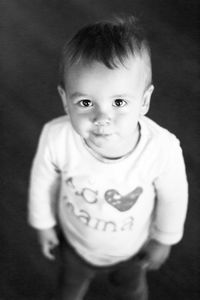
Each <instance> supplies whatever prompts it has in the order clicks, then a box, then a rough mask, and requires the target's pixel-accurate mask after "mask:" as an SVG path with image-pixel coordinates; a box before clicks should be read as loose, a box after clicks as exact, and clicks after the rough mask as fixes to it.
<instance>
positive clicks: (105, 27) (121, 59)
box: [60, 16, 152, 89]
mask: <svg viewBox="0 0 200 300" xmlns="http://www.w3.org/2000/svg"><path fill="white" fill-rule="evenodd" d="M131 56H132V57H137V56H139V57H141V59H142V60H144V63H145V65H146V74H145V75H146V78H145V80H146V86H149V85H150V84H151V81H152V70H151V51H150V46H149V43H148V41H147V39H146V37H145V33H144V29H143V28H142V26H141V25H140V23H139V21H138V20H137V19H136V18H135V17H133V16H129V17H114V18H112V19H110V20H107V21H102V22H98V23H94V24H91V25H88V26H85V27H83V28H82V29H81V30H79V31H78V32H77V34H75V35H74V37H73V38H72V39H71V40H69V41H68V42H67V43H66V44H65V45H64V47H63V52H62V57H61V62H60V86H61V87H62V88H63V89H64V88H65V79H66V74H67V73H68V72H69V69H70V67H71V66H72V65H73V64H77V63H79V62H85V63H86V64H87V63H92V62H99V63H102V64H104V65H105V66H106V67H107V68H109V69H115V68H118V67H119V66H120V65H123V64H125V62H126V61H127V59H128V58H130V57H131Z"/></svg>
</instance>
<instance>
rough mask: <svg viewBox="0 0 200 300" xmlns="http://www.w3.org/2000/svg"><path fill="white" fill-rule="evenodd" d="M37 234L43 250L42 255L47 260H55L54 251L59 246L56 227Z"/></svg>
mask: <svg viewBox="0 0 200 300" xmlns="http://www.w3.org/2000/svg"><path fill="white" fill-rule="evenodd" d="M37 233H38V239H39V242H40V245H41V248H42V253H43V254H44V256H45V257H46V258H48V259H51V260H54V259H55V256H54V254H53V253H52V250H53V249H54V248H55V247H56V246H58V244H59V239H58V236H57V232H56V230H55V227H52V228H49V229H42V230H37Z"/></svg>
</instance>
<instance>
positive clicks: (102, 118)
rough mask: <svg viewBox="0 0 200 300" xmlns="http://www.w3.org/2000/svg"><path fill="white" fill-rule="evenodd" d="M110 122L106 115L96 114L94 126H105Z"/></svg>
mask: <svg viewBox="0 0 200 300" xmlns="http://www.w3.org/2000/svg"><path fill="white" fill-rule="evenodd" d="M110 122H111V118H110V116H109V115H108V114H106V113H98V115H96V117H95V119H94V125H95V126H107V125H109V124H110Z"/></svg>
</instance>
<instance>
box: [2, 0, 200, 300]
mask: <svg viewBox="0 0 200 300" xmlns="http://www.w3.org/2000/svg"><path fill="white" fill-rule="evenodd" d="M119 12H120V13H121V12H128V13H137V14H138V15H140V16H142V18H143V19H144V22H145V23H146V26H147V28H148V30H149V38H150V41H151V44H152V49H153V74H154V84H155V93H154V95H153V100H152V107H151V111H150V113H149V116H150V117H152V118H153V119H154V120H156V121H157V122H158V123H160V124H161V125H163V126H165V127H167V128H168V129H169V130H171V131H173V132H174V133H175V134H176V135H177V136H178V137H179V139H180V140H181V144H182V147H183V150H184V156H185V160H186V165H187V171H188V179H189V184H190V204H189V211H188V217H187V222H186V229H185V236H184V239H183V241H182V242H181V243H180V244H178V245H177V246H175V247H174V249H173V251H172V255H171V257H170V259H169V261H168V263H167V264H166V265H165V266H164V267H163V268H162V269H161V270H160V271H158V272H155V273H149V284H150V300H197V299H200V288H199V282H200V254H199V253H200V238H199V237H200V230H199V229H200V226H199V215H200V187H199V175H200V174H199V162H200V160H199V158H200V154H199V140H200V138H199V130H198V129H199V126H198V125H199V112H200V109H199V99H198V95H199V89H200V84H199V77H198V76H199V60H198V58H199V43H198V35H199V31H198V16H199V4H198V0H197V1H194V0H193V1H183V0H182V1H178V0H176V1H175V0H174V1H172V0H171V1H170V0H167V1H161V0H160V1H159V0H150V1H147V0H146V1H144V0H140V1H139V0H138V1H133V0H123V1H120V0H116V1H115V0H111V1H109V0H107V1H106V0H99V1H97V0H71V1H70V0H69V1H67V0H65V1H64V0H60V1H59V0H48V1H47V0H43V1H42V0H35V1H25V0H24V1H23V0H18V1H16V0H7V1H5V0H3V1H0V72H1V80H0V88H1V89H0V91H1V93H0V98H1V99H2V101H1V103H2V104H1V108H2V109H3V111H4V115H3V120H4V122H3V125H4V133H3V135H2V136H3V137H4V138H5V142H6V145H5V147H4V146H3V147H2V146H1V148H0V150H1V158H2V163H1V166H3V168H2V170H3V172H1V174H2V179H1V186H2V187H3V189H2V190H4V191H5V193H4V195H3V197H1V200H0V299H2V300H3V299H4V300H50V298H51V296H53V295H54V294H55V291H56V282H57V279H58V274H59V265H60V262H59V258H58V259H57V260H56V262H54V263H51V262H48V261H46V260H45V259H44V258H43V257H42V255H41V254H40V251H39V246H38V244H37V241H36V236H35V232H34V231H33V230H32V229H31V228H29V227H28V225H27V222H26V213H27V212H26V205H27V189H28V178H29V169H30V164H31V160H32V158H33V154H34V151H35V148H36V145H37V139H38V135H39V132H40V130H41V126H42V124H44V122H46V121H47V120H50V119H51V118H54V117H56V116H59V115H60V114H63V111H62V105H61V103H60V100H59V97H58V95H57V91H56V85H57V64H58V58H59V53H60V48H61V46H62V44H63V42H64V39H65V38H67V37H69V35H71V34H72V32H74V31H75V30H76V29H78V28H79V27H80V26H82V25H83V24H85V23H88V22H90V21H94V20H97V19H99V18H102V17H106V16H107V15H109V14H111V13H119ZM2 109H1V112H2ZM86 299H87V300H113V299H112V296H111V295H110V294H109V292H108V290H107V288H106V281H105V278H103V277H99V278H97V279H96V280H95V281H94V282H93V284H92V286H91V289H90V290H89V292H88V295H87V297H86Z"/></svg>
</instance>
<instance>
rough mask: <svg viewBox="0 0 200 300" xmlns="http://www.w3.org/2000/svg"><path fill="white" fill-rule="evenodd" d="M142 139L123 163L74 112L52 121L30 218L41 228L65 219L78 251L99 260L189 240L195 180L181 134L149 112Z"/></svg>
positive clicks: (35, 172) (43, 140)
mask: <svg viewBox="0 0 200 300" xmlns="http://www.w3.org/2000/svg"><path fill="white" fill-rule="evenodd" d="M139 124H140V134H141V137H140V140H139V142H138V144H137V146H136V148H135V149H134V151H133V152H132V153H130V154H129V155H128V156H127V157H124V158H122V159H118V160H107V159H103V158H102V159H101V158H100V157H98V156H96V155H94V153H93V152H92V151H91V150H89V148H88V147H87V146H86V144H85V142H84V141H83V140H82V138H81V137H80V136H79V135H78V134H77V133H76V132H75V131H74V130H73V128H72V126H71V124H70V122H69V119H68V117H67V116H64V117H60V118H57V119H55V120H53V121H51V122H49V123H47V124H46V125H45V127H44V129H43V131H42V134H41V137H40V142H39V146H38V150H37V153H36V156H35V159H34V162H33V167H32V172H31V183H30V199H29V221H30V224H31V225H32V226H33V227H35V228H37V229H46V228H50V227H53V226H54V225H55V224H56V223H57V222H59V224H60V226H61V228H62V230H63V233H64V235H65V236H66V238H67V240H68V241H69V242H70V243H71V245H72V246H73V247H74V248H75V249H76V251H77V252H78V253H79V254H80V255H81V256H82V257H83V258H84V259H85V260H87V261H89V262H90V263H92V264H95V265H111V264H114V263H117V262H120V261H123V260H125V259H127V258H129V257H130V256H132V255H134V254H136V253H137V252H138V251H139V250H140V248H141V247H142V246H143V245H144V243H145V242H146V241H147V240H148V239H149V238H154V239H156V240H158V241H159V242H161V243H164V244H175V243H177V242H178V241H180V239H181V238H182V235H183V229H184V222H185V217H186V210H187V199H188V185H187V179H186V173H185V165H184V161H183V155H182V150H181V148H180V145H179V141H178V140H177V138H176V137H175V136H174V135H173V134H171V133H170V132H169V131H167V130H166V129H164V128H162V127H160V126H159V125H157V124H156V123H155V122H153V121H152V120H150V119H149V118H147V117H142V118H141V120H140V122H139Z"/></svg>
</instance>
